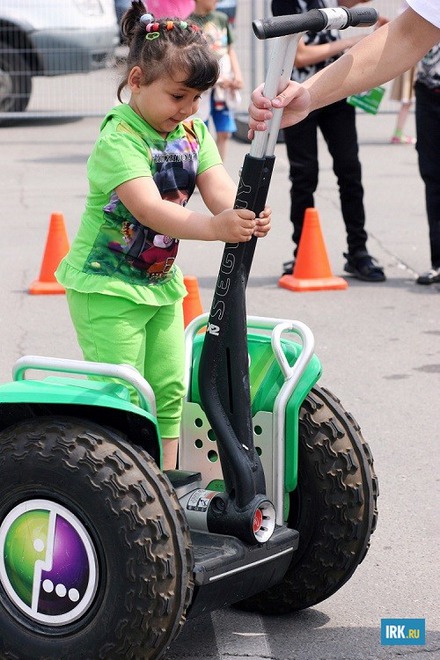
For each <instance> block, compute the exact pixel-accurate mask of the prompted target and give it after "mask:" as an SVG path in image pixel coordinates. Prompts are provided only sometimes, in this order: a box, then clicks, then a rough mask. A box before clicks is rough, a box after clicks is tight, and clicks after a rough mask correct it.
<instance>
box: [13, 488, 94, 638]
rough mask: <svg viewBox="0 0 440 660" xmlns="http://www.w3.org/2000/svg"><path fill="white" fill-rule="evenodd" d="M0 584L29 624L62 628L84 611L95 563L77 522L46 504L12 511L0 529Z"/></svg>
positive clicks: (64, 511) (28, 503) (89, 543)
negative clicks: (34, 623) (29, 621)
mask: <svg viewBox="0 0 440 660" xmlns="http://www.w3.org/2000/svg"><path fill="white" fill-rule="evenodd" d="M0 582H1V584H2V585H3V587H4V589H5V591H6V593H7V594H8V596H9V598H10V599H11V601H12V602H13V603H14V605H15V606H16V607H17V608H18V609H19V610H20V611H21V612H23V613H24V614H25V615H27V616H28V617H30V618H31V619H33V620H35V621H38V622H39V623H43V624H46V625H52V626H62V625H66V624H69V623H72V622H73V621H76V620H77V619H79V618H80V617H81V616H82V615H83V614H84V613H85V612H86V611H87V610H88V609H89V607H90V605H91V603H92V601H93V598H94V596H95V594H96V590H97V586H98V562H97V556H96V552H95V549H94V546H93V543H92V541H91V538H90V536H89V534H88V532H87V530H86V529H85V527H84V525H83V524H82V523H81V522H80V521H79V519H78V518H77V517H76V516H74V515H73V514H72V513H71V512H70V511H69V510H68V509H66V508H65V507H63V506H61V505H60V504H57V503H55V502H51V501H50V500H43V499H41V500H37V499H35V500H28V501H26V502H22V503H21V504H19V505H18V506H15V507H14V508H13V509H12V510H11V511H10V512H9V513H8V515H7V516H6V517H5V519H4V520H3V522H2V524H1V525H0Z"/></svg>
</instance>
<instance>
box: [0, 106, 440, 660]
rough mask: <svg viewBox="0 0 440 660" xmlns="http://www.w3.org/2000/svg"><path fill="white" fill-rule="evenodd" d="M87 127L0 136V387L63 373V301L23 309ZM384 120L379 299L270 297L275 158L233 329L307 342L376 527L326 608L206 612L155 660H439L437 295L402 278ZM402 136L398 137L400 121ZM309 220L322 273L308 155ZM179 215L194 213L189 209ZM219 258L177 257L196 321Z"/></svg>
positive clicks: (405, 272) (368, 293)
mask: <svg viewBox="0 0 440 660" xmlns="http://www.w3.org/2000/svg"><path fill="white" fill-rule="evenodd" d="M99 122H100V120H99V118H87V119H77V120H68V119H65V120H63V121H57V120H28V121H27V122H20V123H18V124H17V125H15V126H11V127H3V128H0V140H1V151H0V164H1V170H0V171H1V182H2V194H1V210H2V214H1V215H2V227H3V230H2V241H1V245H0V254H1V259H0V310H1V311H0V314H1V325H0V345H1V354H0V380H1V382H4V381H6V380H9V379H10V374H11V368H12V365H13V363H14V361H15V360H16V359H17V358H18V357H20V356H21V355H24V354H40V355H51V356H57V357H70V358H78V357H81V356H80V352H79V349H78V347H77V344H76V339H75V336H74V332H73V330H72V327H71V324H70V320H69V316H68V312H67V306H66V300H65V296H64V295H40V296H34V295H30V294H29V293H28V287H29V285H30V283H31V282H32V281H33V280H34V279H35V278H38V275H39V271H40V268H41V265H42V260H43V256H44V250H45V242H46V237H47V231H48V226H49V220H50V216H51V214H52V213H54V212H59V213H62V214H63V216H64V219H65V225H66V229H67V232H68V235H69V238H70V240H71V239H72V238H73V236H74V234H75V232H76V230H77V228H78V225H79V222H80V217H81V213H82V209H83V205H84V197H85V194H86V191H87V180H86V160H87V157H88V155H89V152H90V150H91V147H92V145H93V141H94V139H95V137H96V134H97V132H98V127H99ZM394 122H395V115H389V114H381V115H378V116H370V115H365V114H359V120H358V129H359V139H360V154H361V161H362V165H363V179H364V187H365V205H366V211H367V230H368V233H369V242H368V247H369V250H370V252H371V253H372V254H373V255H374V256H375V257H376V258H377V260H378V261H379V263H381V264H382V265H383V266H384V267H385V271H386V275H387V280H386V282H383V283H379V284H370V283H364V282H360V281H358V280H355V279H353V278H348V279H347V281H348V282H349V286H348V288H347V289H346V290H345V291H330V290H321V291H317V292H308V293H294V292H290V291H287V290H285V289H281V288H279V287H278V278H279V276H280V274H281V264H282V262H284V261H286V260H288V259H289V258H290V257H291V252H292V244H291V242H290V224H289V221H288V213H289V183H288V168H287V161H286V157H285V148H284V145H282V144H279V145H277V151H276V156H277V159H276V164H275V170H274V175H273V179H272V184H271V188H270V192H269V203H270V205H271V207H272V209H273V229H272V231H271V233H270V235H269V236H268V237H267V238H265V239H263V240H260V241H259V243H258V245H257V251H256V255H255V259H254V264H253V268H252V272H251V276H250V279H249V284H248V291H247V309H248V313H249V314H256V315H261V316H270V317H280V318H289V319H298V320H301V321H303V322H305V323H306V324H307V325H309V327H310V328H311V329H312V331H313V333H314V335H315V341H316V352H317V354H318V356H319V357H320V359H321V361H322V363H323V376H322V379H321V381H320V384H321V385H323V386H325V387H327V388H329V389H331V390H332V391H333V392H334V393H335V394H336V395H337V396H338V398H340V399H341V401H342V403H343V405H344V407H345V408H346V409H347V410H349V411H350V412H351V413H352V414H353V415H354V416H355V418H356V419H357V421H358V422H359V423H360V425H361V427H362V430H363V434H364V436H365V438H366V439H367V441H368V442H369V444H370V447H371V450H372V452H373V455H374V458H375V466H376V471H377V474H378V477H379V481H380V498H379V524H378V528H377V531H376V533H375V534H374V536H373V539H372V543H371V548H370V550H369V553H368V554H367V557H366V559H365V560H364V562H363V563H362V564H361V566H360V567H359V568H358V570H357V571H356V573H355V575H354V576H353V577H352V578H351V580H350V581H349V582H348V583H347V584H346V585H345V586H344V587H343V588H342V589H341V590H340V591H339V592H338V593H337V594H335V595H334V596H333V597H331V598H330V599H328V600H327V601H325V602H324V603H321V604H319V605H318V606H317V607H315V608H312V609H310V610H307V611H304V612H302V613H300V614H298V615H296V616H287V617H275V618H267V617H266V618H264V617H259V616H258V617H257V616H253V615H249V614H244V613H240V612H237V611H235V610H228V609H226V610H222V611H220V612H217V613H214V614H213V615H210V616H208V617H201V618H200V619H196V620H195V621H194V622H190V623H188V624H187V626H186V627H185V628H184V631H183V633H182V635H181V637H180V638H179V639H178V640H177V641H176V642H175V644H174V645H173V646H172V648H171V649H170V652H169V654H168V656H167V658H169V660H176V659H177V658H179V659H181V658H186V659H187V660H195V659H196V658H198V659H204V660H205V659H207V658H212V659H213V660H217V659H223V658H235V659H239V660H240V659H241V658H248V659H249V658H251V659H253V660H260V659H262V658H265V659H266V658H270V659H272V660H292V659H295V660H303V659H307V660H312V659H313V660H318V659H319V658H321V659H323V660H331V659H334V660H343V659H348V658H350V659H351V660H357V659H359V660H366V659H370V658H371V659H377V658H391V657H401V656H402V655H411V656H414V657H416V656H417V657H419V656H420V655H421V654H422V653H428V652H430V653H431V657H440V618H439V612H440V607H439V578H438V576H439V560H438V548H439V545H440V525H439V516H438V502H439V490H440V489H439V470H438V460H437V456H438V447H439V430H438V426H437V424H438V423H437V422H436V417H435V415H436V413H437V411H438V400H439V391H440V323H439V321H440V309H439V308H440V285H432V286H430V287H422V286H418V285H416V284H415V281H414V278H415V275H416V274H417V273H419V272H421V271H424V270H427V269H428V268H429V267H430V260H429V247H428V226H427V221H426V215H425V208H424V190H423V185H422V182H421V181H420V178H419V174H418V169H417V158H416V152H415V149H414V147H412V146H396V145H390V144H389V138H390V135H391V132H392V129H393V127H394ZM408 130H409V131H411V130H413V117H411V118H410V122H409V126H408ZM320 150H321V152H320V153H321V172H320V182H319V188H318V192H317V195H316V200H315V207H316V208H317V210H318V213H319V217H320V222H321V228H322V233H323V236H324V239H325V243H326V250H327V253H328V257H329V260H330V263H331V267H332V270H333V273H334V274H335V275H341V276H343V275H344V273H343V265H344V257H343V252H344V251H345V250H346V241H345V230H344V225H343V222H342V218H341V214H340V209H339V200H338V191H337V185H336V181H335V177H334V174H333V172H332V167H331V160H330V159H329V156H328V154H327V151H326V148H325V146H324V145H323V144H321V146H320ZM247 151H248V145H247V144H246V143H243V142H238V141H235V140H232V141H231V143H230V148H229V153H228V155H227V158H226V163H225V164H226V167H227V168H228V170H229V171H230V172H231V174H232V175H233V176H234V178H237V180H238V172H239V169H240V167H241V164H242V162H243V158H244V155H245V153H246V152H247ZM191 205H192V206H193V207H194V208H196V209H200V208H202V202H201V198H200V196H198V195H195V196H194V198H193V200H191ZM221 254H222V246H221V245H219V244H210V243H202V242H197V241H196V242H191V243H190V242H182V244H181V248H180V253H179V257H178V260H179V264H180V266H181V267H182V269H183V271H184V273H185V274H188V275H195V276H196V277H197V279H198V283H199V289H200V294H201V298H202V302H203V306H204V309H205V310H206V311H208V309H209V305H210V302H211V298H212V294H213V289H214V286H215V281H216V276H217V270H218V266H219V264H220V259H221ZM400 617H403V618H424V619H425V620H426V644H425V645H424V646H420V647H417V646H405V647H398V646H397V647H392V646H381V643H380V622H381V619H382V618H400Z"/></svg>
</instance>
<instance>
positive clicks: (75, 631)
mask: <svg viewBox="0 0 440 660" xmlns="http://www.w3.org/2000/svg"><path fill="white" fill-rule="evenodd" d="M0 473H1V475H2V478H1V482H0V630H1V635H0V656H1V657H2V658H20V659H21V660H36V659H39V658H45V660H49V659H50V660H59V658H63V660H77V659H78V658H96V659H98V658H112V659H115V660H116V659H122V658H124V659H126V658H141V657H142V658H148V659H153V658H154V659H157V658H160V657H162V655H163V653H165V650H166V648H167V647H168V646H169V645H170V643H171V642H172V640H173V639H174V638H175V637H176V635H177V634H178V632H179V630H180V628H181V626H182V625H183V622H184V615H185V611H186V609H187V607H188V605H189V603H190V600H191V596H192V586H193V585H192V561H193V560H192V551H191V544H190V536H189V530H188V526H187V524H186V519H185V517H184V514H183V511H182V509H181V507H180V504H179V502H178V500H177V498H176V495H175V493H174V490H173V489H172V487H171V485H170V483H169V481H168V480H167V478H166V477H164V476H163V475H162V473H161V472H160V470H159V469H158V468H157V466H156V464H155V462H154V461H153V459H152V458H151V457H150V456H149V455H148V454H147V453H146V452H144V451H143V450H142V449H140V448H137V447H133V446H132V445H130V444H129V443H128V442H127V441H126V440H125V439H124V438H122V437H120V436H119V435H117V434H116V433H114V432H112V431H111V430H109V429H106V428H103V427H101V426H98V425H96V424H91V423H88V422H86V421H84V420H77V419H72V418H57V419H49V418H44V419H43V418H40V419H33V420H29V421H26V422H22V423H19V424H18V425H16V426H14V427H10V428H8V429H6V430H4V431H2V432H1V433H0Z"/></svg>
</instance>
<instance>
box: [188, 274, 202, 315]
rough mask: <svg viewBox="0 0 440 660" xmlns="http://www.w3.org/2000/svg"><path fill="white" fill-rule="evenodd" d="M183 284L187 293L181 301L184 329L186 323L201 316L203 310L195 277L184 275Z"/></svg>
mask: <svg viewBox="0 0 440 660" xmlns="http://www.w3.org/2000/svg"><path fill="white" fill-rule="evenodd" d="M183 282H184V284H185V286H186V290H187V291H188V295H187V296H185V298H184V299H183V320H184V323H185V328H186V326H187V325H188V323H190V322H191V321H192V320H193V319H195V318H196V316H200V314H203V308H202V302H201V300H200V292H199V285H198V282H197V277H194V275H185V277H184V278H183Z"/></svg>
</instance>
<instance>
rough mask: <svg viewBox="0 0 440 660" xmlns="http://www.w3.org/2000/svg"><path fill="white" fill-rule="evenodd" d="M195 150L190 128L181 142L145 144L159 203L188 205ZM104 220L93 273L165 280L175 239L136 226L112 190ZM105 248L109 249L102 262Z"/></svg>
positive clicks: (91, 263) (91, 257)
mask: <svg viewBox="0 0 440 660" xmlns="http://www.w3.org/2000/svg"><path fill="white" fill-rule="evenodd" d="M198 148H199V144H198V142H197V138H196V136H195V133H194V132H193V131H191V130H189V129H187V130H186V135H185V137H184V138H182V137H180V138H177V139H175V140H173V141H171V142H164V141H163V140H162V141H161V142H159V143H157V144H151V142H150V143H149V144H148V149H149V152H150V156H151V173H152V175H153V180H154V182H155V184H156V185H157V188H158V190H159V192H160V194H161V197H162V199H166V200H169V201H171V202H173V203H175V204H180V205H181V206H186V204H187V203H188V200H189V198H190V197H191V195H192V193H193V191H194V187H195V180H196V175H197V165H198ZM104 219H105V221H104V224H103V225H102V227H101V231H100V233H99V235H98V237H97V240H96V242H95V246H94V248H96V252H95V250H92V252H91V253H90V255H89V259H88V264H87V265H88V266H89V267H90V268H91V269H93V272H94V273H96V272H100V273H102V274H105V275H110V274H113V273H115V272H117V273H118V277H120V278H121V279H126V278H127V281H130V282H132V281H133V277H134V278H135V279H139V281H142V282H143V283H145V281H146V280H147V281H150V282H154V281H155V280H157V281H160V282H162V281H164V280H165V279H166V276H167V275H168V274H169V273H170V270H171V268H172V265H173V263H174V260H175V258H176V255H177V250H178V244H179V241H178V239H176V238H173V237H171V236H166V235H163V234H159V233H158V232H156V231H154V230H153V229H151V228H149V227H145V226H144V225H142V224H140V223H139V222H138V221H137V220H136V218H135V217H134V216H133V215H131V213H130V212H129V211H128V209H126V207H125V206H124V205H123V204H122V202H121V201H120V200H119V198H118V196H117V194H116V193H115V192H113V193H112V195H111V197H110V201H109V203H108V204H107V205H106V206H105V207H104ZM103 244H105V245H106V247H107V250H106V257H105V263H103V259H102V247H103ZM98 253H99V254H100V258H99V259H97V254H98Z"/></svg>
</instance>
